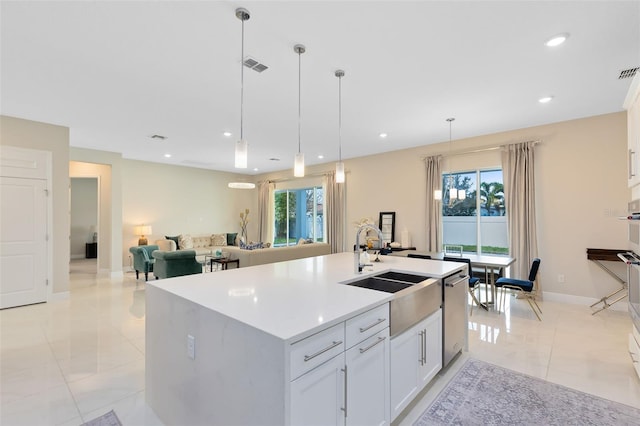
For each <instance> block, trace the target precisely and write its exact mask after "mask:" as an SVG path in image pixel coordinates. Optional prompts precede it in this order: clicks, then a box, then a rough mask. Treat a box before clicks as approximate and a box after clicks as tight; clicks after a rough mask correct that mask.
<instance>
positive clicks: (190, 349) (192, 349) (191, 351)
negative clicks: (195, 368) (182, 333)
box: [187, 334, 196, 359]
mask: <svg viewBox="0 0 640 426" xmlns="http://www.w3.org/2000/svg"><path fill="white" fill-rule="evenodd" d="M187 356H188V357H189V358H191V359H196V338H195V337H193V336H192V335H190V334H187Z"/></svg>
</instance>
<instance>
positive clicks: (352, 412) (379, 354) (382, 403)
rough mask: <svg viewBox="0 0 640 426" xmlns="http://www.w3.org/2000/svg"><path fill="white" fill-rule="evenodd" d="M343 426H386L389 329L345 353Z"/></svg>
mask: <svg viewBox="0 0 640 426" xmlns="http://www.w3.org/2000/svg"><path fill="white" fill-rule="evenodd" d="M345 355H346V365H347V425H350V426H373V425H388V424H389V423H390V420H389V328H385V329H384V330H382V331H381V332H379V333H377V334H375V335H374V336H372V337H370V338H368V339H367V340H365V341H363V342H361V343H360V344H358V345H356V346H354V347H352V348H351V349H349V350H348V351H347V352H346V354H345Z"/></svg>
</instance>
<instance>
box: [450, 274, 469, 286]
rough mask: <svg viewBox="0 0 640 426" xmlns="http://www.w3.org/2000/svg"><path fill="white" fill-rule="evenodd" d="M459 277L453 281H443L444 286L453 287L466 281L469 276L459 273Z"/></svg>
mask: <svg viewBox="0 0 640 426" xmlns="http://www.w3.org/2000/svg"><path fill="white" fill-rule="evenodd" d="M459 278H460V279H459V280H456V281H453V282H450V281H445V283H444V285H445V287H455V286H457V285H458V284H460V283H462V282H465V281H467V280H468V279H469V278H470V277H469V275H461V276H460V277H459Z"/></svg>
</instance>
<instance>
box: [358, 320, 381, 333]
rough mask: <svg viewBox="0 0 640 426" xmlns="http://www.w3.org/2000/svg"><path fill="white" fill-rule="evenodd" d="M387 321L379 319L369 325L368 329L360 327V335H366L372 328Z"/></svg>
mask: <svg viewBox="0 0 640 426" xmlns="http://www.w3.org/2000/svg"><path fill="white" fill-rule="evenodd" d="M386 320H387V319H386V318H378V321H376V322H374V323H373V324H371V325H368V326H366V327H360V333H364V332H365V331H367V330H369V329H370V328H373V327H375V326H376V325H378V324H380V323H383V322H385V321H386Z"/></svg>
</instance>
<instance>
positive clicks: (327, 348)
mask: <svg viewBox="0 0 640 426" xmlns="http://www.w3.org/2000/svg"><path fill="white" fill-rule="evenodd" d="M341 344H342V340H340V341H338V342H333V343H331V344H330V345H329V346H327V347H326V348H324V349H321V350H319V351H318V352H316V353H315V354H313V355H305V356H304V362H307V361H311V360H312V359H314V358H315V357H317V356H318V355H322V354H323V353H325V352H327V351H330V350H331V349H333V348H335V347H336V346H340V345H341Z"/></svg>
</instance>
